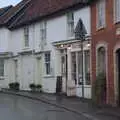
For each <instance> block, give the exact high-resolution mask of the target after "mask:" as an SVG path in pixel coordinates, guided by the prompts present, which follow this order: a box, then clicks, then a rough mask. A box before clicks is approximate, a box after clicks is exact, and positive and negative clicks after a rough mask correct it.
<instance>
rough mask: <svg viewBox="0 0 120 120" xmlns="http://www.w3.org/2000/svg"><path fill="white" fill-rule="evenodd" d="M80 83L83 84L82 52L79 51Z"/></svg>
mask: <svg viewBox="0 0 120 120" xmlns="http://www.w3.org/2000/svg"><path fill="white" fill-rule="evenodd" d="M78 84H79V85H80V84H82V52H78Z"/></svg>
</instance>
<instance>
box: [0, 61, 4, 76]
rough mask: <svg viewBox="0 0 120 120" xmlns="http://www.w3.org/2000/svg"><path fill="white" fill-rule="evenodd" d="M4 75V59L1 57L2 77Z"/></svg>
mask: <svg viewBox="0 0 120 120" xmlns="http://www.w3.org/2000/svg"><path fill="white" fill-rule="evenodd" d="M3 76H4V59H0V77H3Z"/></svg>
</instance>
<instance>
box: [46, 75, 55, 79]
mask: <svg viewBox="0 0 120 120" xmlns="http://www.w3.org/2000/svg"><path fill="white" fill-rule="evenodd" d="M53 77H54V76H53V75H44V78H53Z"/></svg>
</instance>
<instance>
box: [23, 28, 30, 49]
mask: <svg viewBox="0 0 120 120" xmlns="http://www.w3.org/2000/svg"><path fill="white" fill-rule="evenodd" d="M24 46H25V47H29V27H28V26H26V27H25V28H24Z"/></svg>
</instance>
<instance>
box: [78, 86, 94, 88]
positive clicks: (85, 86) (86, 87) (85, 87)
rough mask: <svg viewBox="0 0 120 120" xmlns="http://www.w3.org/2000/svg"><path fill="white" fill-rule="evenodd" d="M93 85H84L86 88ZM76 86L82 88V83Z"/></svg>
mask: <svg viewBox="0 0 120 120" xmlns="http://www.w3.org/2000/svg"><path fill="white" fill-rule="evenodd" d="M91 86H92V85H84V88H91ZM76 88H82V85H76Z"/></svg>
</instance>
